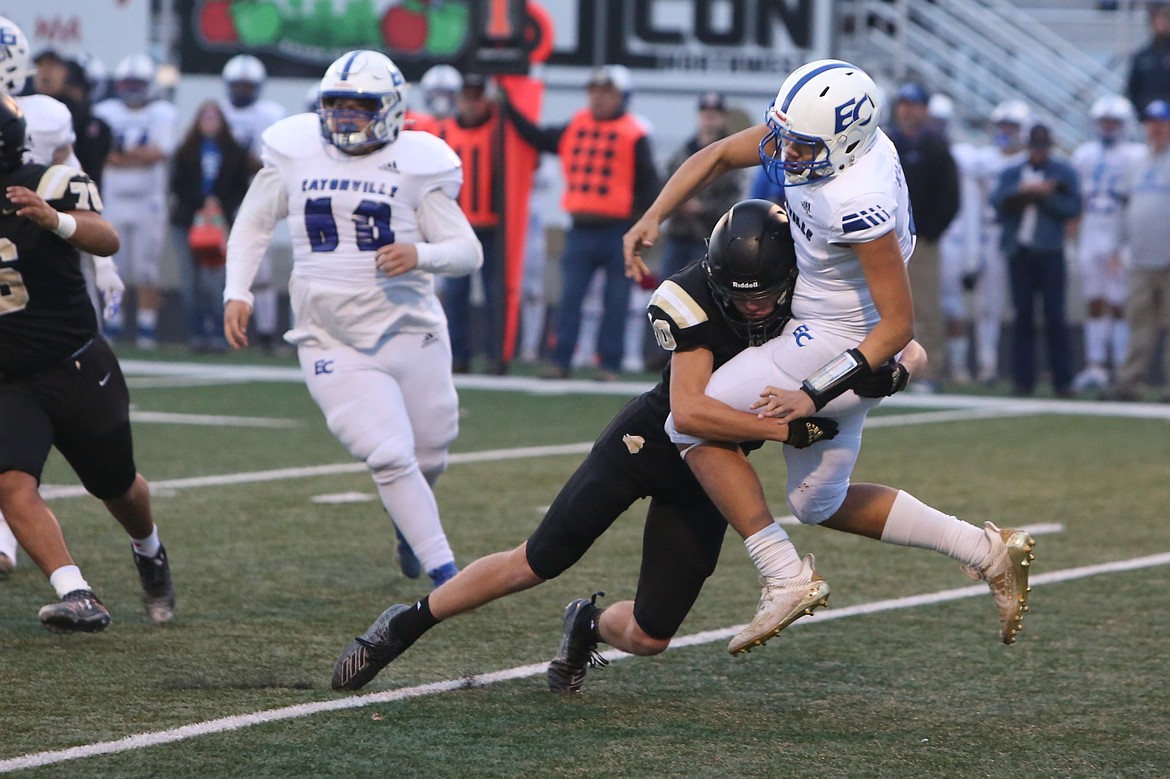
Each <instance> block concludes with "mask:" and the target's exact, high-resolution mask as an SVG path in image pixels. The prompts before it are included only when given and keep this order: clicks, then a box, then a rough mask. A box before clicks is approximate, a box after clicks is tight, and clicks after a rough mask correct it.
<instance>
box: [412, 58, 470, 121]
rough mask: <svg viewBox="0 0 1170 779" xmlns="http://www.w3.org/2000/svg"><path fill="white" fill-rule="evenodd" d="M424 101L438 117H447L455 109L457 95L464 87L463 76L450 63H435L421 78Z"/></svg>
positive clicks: (428, 108)
mask: <svg viewBox="0 0 1170 779" xmlns="http://www.w3.org/2000/svg"><path fill="white" fill-rule="evenodd" d="M418 83H419V86H420V87H422V92H423V103H424V104H425V105H426V107H427V111H428V112H430V114H431V115H432V116H434V117H435V118H436V119H445V118H447V117H448V116H450V115H451V114H452V113H454V111H455V95H457V94H459V90H460V89H462V88H463V76H461V75H460V74H459V71H458V70H456V69H455V68H453V67H451V66H450V65H443V64H440V65H435V66H434V67H433V68H430V69H429V70H428V71H427V72H426V73H423V77H422V79H420V80H419V82H418Z"/></svg>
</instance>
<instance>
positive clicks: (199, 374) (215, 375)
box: [122, 360, 1170, 420]
mask: <svg viewBox="0 0 1170 779" xmlns="http://www.w3.org/2000/svg"><path fill="white" fill-rule="evenodd" d="M122 371H123V372H124V373H125V374H126V375H127V376H148V377H171V378H177V379H183V378H185V379H190V380H192V381H197V382H199V383H214V382H215V381H221V382H223V383H225V384H226V383H239V382H242V381H256V382H277V383H289V384H297V383H300V382H302V381H304V377H303V376H302V375H301V371H300V368H295V367H291V366H290V367H274V366H260V365H211V364H206V363H197V362H154V361H151V360H123V361H122ZM455 386H456V387H458V388H459V389H478V390H494V391H501V392H527V393H530V394H533V395H566V394H579V395H624V396H626V397H632V396H633V395H637V394H638V393H641V392H645V391H646V390H648V389H650V387H652V386H653V383H651V382H646V381H618V382H612V383H605V382H597V381H585V380H580V379H564V380H555V381H553V380H549V379H538V378H533V377H526V376H479V375H460V376H456V377H455ZM882 405H883V406H884V407H886V408H910V409H951V408H968V409H1004V408H1005V407H1006V408H1009V409H1012V410H1013V412H1016V413H1027V414H1068V415H1078V416H1113V417H1136V418H1141V419H1166V420H1170V404H1166V403H1113V402H1106V401H1099V400H1048V399H1042V398H1000V397H991V396H985V395H950V394H945V395H919V394H916V393H913V392H901V393H899V394H897V395H895V396H894V397H892V398H887V399H886V400H884V401H882ZM993 416H994V415H993Z"/></svg>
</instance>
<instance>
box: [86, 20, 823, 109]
mask: <svg viewBox="0 0 1170 779" xmlns="http://www.w3.org/2000/svg"><path fill="white" fill-rule="evenodd" d="M115 1H116V0H108V2H115ZM139 1H144V0H139ZM76 2H77V3H78V4H81V3H83V2H85V0H76ZM102 4H103V5H104V4H105V3H102ZM524 5H525V3H524V0H441V1H439V0H324V1H322V0H176V10H177V12H178V15H179V26H180V35H179V40H180V56H181V68H182V70H183V72H184V73H206V74H217V73H219V72H220V70H221V69H222V68H223V64H224V63H225V62H226V61H227V60H228V59H229V58H230V57H232V56H233V55H235V54H239V53H240V52H248V53H250V54H254V55H256V56H258V57H260V59H261V60H263V61H264V64H265V65H266V66H267V68H268V72H269V74H270V75H273V76H278V77H280V76H285V77H296V78H316V77H319V76H320V74H321V72H322V71H323V70H324V69H325V67H326V66H328V64H329V63H330V62H332V61H333V60H334V59H336V58H337V57H338V56H339V55H341V54H342V53H344V52H345V51H348V50H350V49H358V48H369V49H376V50H379V51H383V52H385V53H386V54H387V55H388V56H390V57H391V58H392V59H393V60H394V62H395V63H396V64H397V65H398V66H399V67H400V68H401V69H402V71H403V73H404V74H405V75H406V77H407V79H409V80H411V81H415V80H417V79H418V78H419V77H420V76H421V75H422V73H423V72H425V71H426V69H427V68H429V67H430V66H432V65H434V64H436V63H438V62H449V63H451V64H453V65H455V66H456V67H458V68H460V69H461V70H478V71H480V72H484V73H524V72H525V71H526V70H527V64H528V57H527V54H528V52H530V51H531V49H532V48H533V47H534V46H538V45H540V44H541V42H540V41H539V38H540V37H541V35H542V34H544V33H546V32H548V31H549V26H548V25H541V24H540V23H539V22H538V21H536V20H535V19H534V18H533V17H532V16H531V15H529V14H526V13H525V12H524ZM539 5H540V6H542V7H543V9H544V10H545V11H546V12H547V17H548V18H549V19H550V20H551V27H552V28H554V29H555V33H554V34H555V40H554V41H553V42H552V46H551V54H550V55H549V56H548V59H547V63H548V65H549V66H550V67H554V68H557V69H558V70H560V69H562V68H568V69H570V70H575V69H578V68H580V69H582V70H586V69H589V68H592V67H595V66H597V65H599V64H605V63H610V64H621V65H626V66H627V67H629V68H631V69H632V70H634V71H636V75H637V79H638V83H639V85H641V86H643V87H649V88H654V87H655V86H656V85H657V84H658V82H659V81H661V82H662V85H663V86H665V85H667V84H668V82H671V81H673V82H675V83H677V81H678V79H679V77H680V75H683V76H685V77H686V79H687V82H688V84H689V85H690V86H691V87H692V88H694V89H706V88H720V87H722V88H726V86H727V85H728V84H729V83H734V84H735V85H736V88H737V89H740V90H742V91H747V92H755V91H761V90H762V91H768V89H775V81H776V76H777V74H781V73H787V72H789V71H790V70H792V69H793V68H795V67H797V66H798V65H800V64H802V63H804V62H806V61H808V60H810V59H817V58H820V57H826V56H829V52H830V48H831V38H832V26H833V24H832V12H833V7H834V2H833V0H539ZM729 79H730V80H732V81H729ZM765 86H766V87H767V89H765V88H764V87H765Z"/></svg>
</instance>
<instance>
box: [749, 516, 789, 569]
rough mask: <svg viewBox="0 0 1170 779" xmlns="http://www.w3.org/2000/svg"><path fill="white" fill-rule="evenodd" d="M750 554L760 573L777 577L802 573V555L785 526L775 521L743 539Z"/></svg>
mask: <svg viewBox="0 0 1170 779" xmlns="http://www.w3.org/2000/svg"><path fill="white" fill-rule="evenodd" d="M743 545H744V546H745V547H746V548H747V552H748V556H749V557H751V558H752V562H753V563H755V564H756V568H759V569H760V575H762V576H770V577H775V578H777V579H791V578H793V577H795V576H799V575H800V570H801V562H800V556H799V555H798V554H797V553H796V547H795V546H793V544H792V542H791V541H790V540H788V534H787V533H785V532H784V528H782V527H780V526H779V525H777V524H776V523H775V522H773V523H772V524H771V525H768V527H766V528H764V529H763V530H761V531H760V532H758V533H755V534H753V535H750V536H748V537H747V538H745V539H744V540H743Z"/></svg>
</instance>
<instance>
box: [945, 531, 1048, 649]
mask: <svg viewBox="0 0 1170 779" xmlns="http://www.w3.org/2000/svg"><path fill="white" fill-rule="evenodd" d="M983 532H984V533H986V534H987V539H988V540H989V541H990V542H991V553H990V554H989V555H988V558H987V559H988V562H987V563H985V564H984V566H983V567H982V569H979V568H975V567H974V566H965V567H964V569H963V570H965V571H966V572H967V575H968V576H970V577H971V578H972V579H975V580H976V581H985V582H987V586H988V587H990V588H991V596H992V598H994V599H995V608H996V610H997V611H998V612H999V633H1000V638H1001V639H1002V640H1003V642H1004V643H1005V644H1012V643H1015V640H1016V634H1017V633H1019V632H1020V629H1021V628H1022V627H1023V619H1024V613H1025V612H1027V610H1028V593H1029V592H1031V591H1032V588H1031V587H1029V586H1028V571H1029V570H1030V568H1031V565H1032V561H1033V560H1035V559H1036V555H1034V554H1032V550H1033V549H1034V548H1035V547H1036V540H1035V539H1034V538H1032V536H1030V535H1029V534H1028V533H1026V532H1025V531H1023V530H1012V529H1010V528H1005V529H1003V530H1000V529H999V528H998V527H996V526H995V523H993V522H988V523H986V524H985V525H984V527H983Z"/></svg>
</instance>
